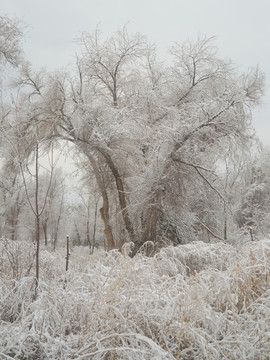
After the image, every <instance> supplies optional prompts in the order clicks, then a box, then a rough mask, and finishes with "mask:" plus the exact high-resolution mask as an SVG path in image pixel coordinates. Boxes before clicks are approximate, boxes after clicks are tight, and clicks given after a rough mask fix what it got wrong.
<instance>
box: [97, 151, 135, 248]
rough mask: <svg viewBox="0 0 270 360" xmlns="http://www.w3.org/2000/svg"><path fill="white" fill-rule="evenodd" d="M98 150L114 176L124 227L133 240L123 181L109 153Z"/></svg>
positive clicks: (133, 235)
mask: <svg viewBox="0 0 270 360" xmlns="http://www.w3.org/2000/svg"><path fill="white" fill-rule="evenodd" d="M99 151H100V150H99ZM100 152H101V154H102V155H103V156H104V158H105V159H106V161H107V164H108V166H109V168H110V170H111V172H112V174H113V176H114V179H115V183H116V188H117V191H118V198H119V204H120V208H121V213H122V216H123V220H124V223H125V227H126V230H127V232H128V235H129V238H130V241H133V242H134V240H135V234H134V228H133V225H132V223H131V220H130V216H129V212H128V209H127V202H126V193H125V190H124V184H123V181H122V179H121V176H120V174H119V172H118V170H117V168H116V166H115V165H114V162H113V161H112V158H111V156H110V155H109V154H107V153H105V152H104V151H102V150H101V151H100Z"/></svg>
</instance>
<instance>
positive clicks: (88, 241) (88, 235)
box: [86, 219, 91, 250]
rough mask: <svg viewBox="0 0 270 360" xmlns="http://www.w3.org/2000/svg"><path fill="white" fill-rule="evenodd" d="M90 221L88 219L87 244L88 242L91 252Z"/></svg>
mask: <svg viewBox="0 0 270 360" xmlns="http://www.w3.org/2000/svg"><path fill="white" fill-rule="evenodd" d="M89 228H90V221H89V219H87V222H86V242H87V245H88V246H89V248H90V250H91V239H90V229H89Z"/></svg>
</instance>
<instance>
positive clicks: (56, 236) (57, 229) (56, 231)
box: [53, 214, 61, 251]
mask: <svg viewBox="0 0 270 360" xmlns="http://www.w3.org/2000/svg"><path fill="white" fill-rule="evenodd" d="M60 220H61V214H59V216H58V218H57V222H56V227H55V231H54V237H53V250H54V251H55V249H56V245H57V240H58V231H59V224H60Z"/></svg>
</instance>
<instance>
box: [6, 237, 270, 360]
mask: <svg viewBox="0 0 270 360" xmlns="http://www.w3.org/2000/svg"><path fill="white" fill-rule="evenodd" d="M40 255H41V256H40V259H41V280H40V283H39V288H38V297H37V298H36V299H35V300H34V299H33V297H32V294H33V290H32V287H33V278H32V277H30V276H28V277H26V276H23V277H20V278H19V279H18V280H16V281H14V279H13V278H11V277H10V276H9V275H8V273H7V272H1V275H0V276H1V279H0V292H1V304H0V306H1V325H0V349H1V350H0V353H1V354H0V357H1V356H2V357H3V358H4V359H65V360H68V359H94V360H101V359H104V360H105V359H106V360H110V359H131V360H132V359H138V360H139V359H149V360H150V359H157V360H159V359H160V360H161V359H213V360H216V359H267V356H268V354H269V353H270V332H269V328H270V281H269V262H270V241H269V240H264V241H260V242H256V243H249V244H246V245H243V246H241V247H239V248H235V247H233V246H231V245H227V244H221V243H217V244H205V243H202V242H195V243H192V244H189V245H183V246H178V247H168V248H165V249H162V250H161V251H160V252H159V253H158V254H156V255H155V256H154V257H151V258H149V257H145V256H144V255H143V254H138V255H137V256H136V257H134V258H130V257H129V256H126V255H123V254H121V253H119V252H118V251H111V252H108V253H106V252H102V251H100V252H97V253H94V254H93V255H91V256H90V255H89V254H88V252H87V251H84V252H82V251H81V249H74V251H73V252H72V254H71V257H70V267H69V271H68V272H67V273H66V272H65V255H64V253H63V254H61V253H48V252H47V251H42V252H41V254H40ZM26 267H27V264H26ZM22 273H24V272H22ZM11 315H12V316H11Z"/></svg>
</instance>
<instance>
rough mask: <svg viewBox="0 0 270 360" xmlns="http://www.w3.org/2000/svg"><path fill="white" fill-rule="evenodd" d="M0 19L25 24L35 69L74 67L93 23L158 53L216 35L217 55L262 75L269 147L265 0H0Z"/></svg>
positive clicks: (262, 132) (268, 4) (257, 119)
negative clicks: (143, 39)
mask: <svg viewBox="0 0 270 360" xmlns="http://www.w3.org/2000/svg"><path fill="white" fill-rule="evenodd" d="M0 6H1V7H0V9H1V15H8V16H9V17H11V18H15V17H17V18H19V19H21V20H22V21H23V23H24V24H25V25H26V28H25V37H24V50H25V54H26V58H27V60H29V61H30V62H31V63H32V64H33V67H34V68H35V69H39V68H41V67H46V68H47V69H48V70H55V69H59V68H62V67H65V66H67V65H68V64H69V63H74V54H75V51H77V50H78V48H77V45H76V44H75V43H74V39H76V38H78V37H79V36H80V34H81V33H82V32H85V31H86V32H93V31H94V30H95V28H96V26H97V25H99V28H100V29H101V30H102V32H104V33H105V34H111V33H113V32H115V31H116V30H118V29H120V28H122V27H123V26H124V25H126V24H128V31H129V32H130V33H134V32H141V33H142V34H144V35H146V36H147V37H148V39H149V40H150V41H151V42H155V43H156V44H157V45H158V47H159V48H160V51H161V53H162V55H163V54H164V55H165V54H166V48H167V47H168V46H170V44H171V43H172V42H173V41H184V40H186V39H188V38H189V39H196V37H197V36H198V35H199V34H201V35H206V36H213V35H215V36H216V37H217V46H218V48H219V53H220V56H221V57H226V58H231V59H232V60H233V62H234V63H235V64H237V65H239V66H240V67H241V69H243V71H244V70H246V69H248V68H249V67H255V66H257V65H259V67H260V69H261V70H262V71H263V72H264V73H265V74H266V92H265V98H264V105H263V106H261V108H260V109H258V110H257V111H256V112H255V113H254V121H253V124H254V126H255V128H256V130H257V133H258V135H259V137H260V139H261V140H262V141H263V142H264V143H265V144H266V145H268V146H270V20H269V18H270V0H257V1H254V0H222V1H221V0H0Z"/></svg>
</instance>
